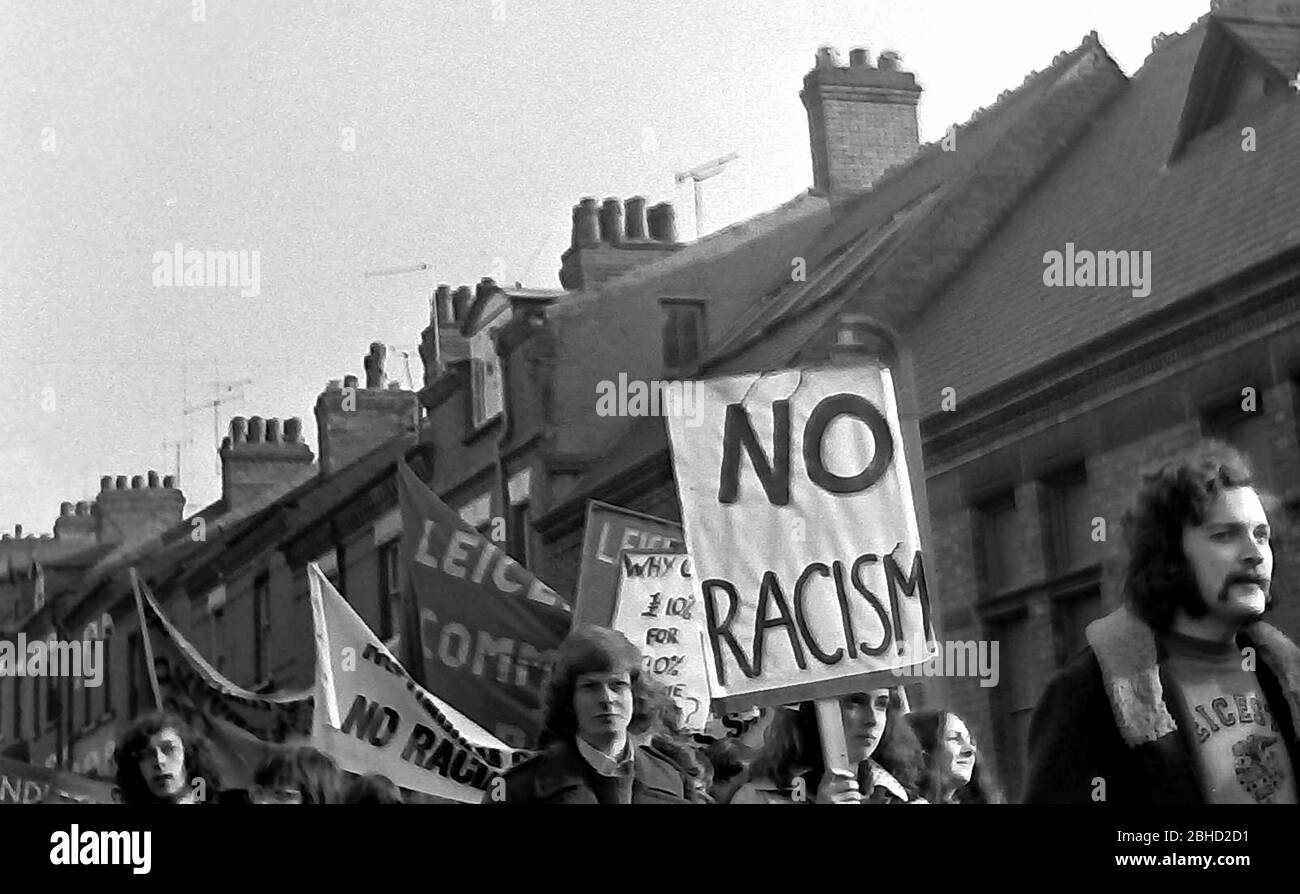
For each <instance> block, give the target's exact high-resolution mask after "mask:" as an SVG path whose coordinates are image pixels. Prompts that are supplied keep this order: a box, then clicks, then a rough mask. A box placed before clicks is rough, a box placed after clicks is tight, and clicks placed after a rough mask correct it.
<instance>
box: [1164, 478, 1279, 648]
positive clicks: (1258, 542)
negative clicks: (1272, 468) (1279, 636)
mask: <svg viewBox="0 0 1300 894" xmlns="http://www.w3.org/2000/svg"><path fill="white" fill-rule="evenodd" d="M1268 537H1269V526H1268V516H1267V515H1266V514H1265V513H1264V505H1263V503H1261V502H1260V499H1259V494H1257V493H1255V489H1254V488H1251V487H1233V488H1228V489H1227V490H1225V491H1223V492H1221V493H1220V494H1219V495H1218V496H1217V497H1216V498H1215V500H1214V502H1213V503H1211V504H1210V508H1209V511H1208V512H1207V513H1206V516H1205V523H1204V524H1202V525H1200V526H1199V527H1192V526H1190V525H1189V526H1187V527H1185V528H1184V529H1183V554H1184V555H1186V556H1187V561H1188V564H1190V565H1191V568H1192V572H1193V574H1194V575H1195V577H1196V584H1197V588H1198V590H1199V594H1200V597H1201V600H1202V601H1203V602H1204V603H1205V607H1206V608H1207V609H1208V610H1209V613H1210V616H1211V617H1212V618H1214V619H1216V620H1218V621H1220V622H1222V623H1223V624H1225V625H1226V626H1228V627H1233V628H1236V627H1240V626H1241V625H1243V624H1246V623H1249V622H1250V621H1253V620H1255V619H1256V618H1258V617H1259V616H1260V615H1262V614H1263V613H1264V608H1265V606H1266V604H1267V601H1268V588H1269V584H1270V581H1271V578H1272V576H1273V550H1272V549H1271V548H1270V547H1269V545H1268Z"/></svg>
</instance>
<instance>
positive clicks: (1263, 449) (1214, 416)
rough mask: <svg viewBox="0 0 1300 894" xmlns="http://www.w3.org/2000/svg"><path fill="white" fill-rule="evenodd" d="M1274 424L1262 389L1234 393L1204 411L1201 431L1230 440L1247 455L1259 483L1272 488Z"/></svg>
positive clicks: (1207, 434) (1210, 436) (1256, 388)
mask: <svg viewBox="0 0 1300 894" xmlns="http://www.w3.org/2000/svg"><path fill="white" fill-rule="evenodd" d="M1271 431H1272V425H1271V424H1270V420H1269V418H1268V415H1267V414H1266V413H1265V412H1264V397H1263V394H1262V389H1260V388H1258V387H1252V388H1251V391H1250V392H1249V393H1246V394H1241V393H1234V394H1233V396H1232V398H1231V399H1230V400H1228V401H1226V402H1225V403H1222V404H1218V405H1216V406H1213V407H1211V408H1210V409H1209V410H1206V411H1205V412H1204V413H1202V414H1201V432H1202V434H1204V435H1205V436H1206V437H1209V438H1218V439H1219V440H1221V441H1227V442H1228V443H1229V444H1231V445H1232V446H1233V447H1236V448H1237V449H1238V450H1240V451H1241V452H1242V453H1243V454H1245V456H1246V461H1247V462H1248V463H1249V464H1250V470H1251V472H1252V473H1253V477H1254V480H1255V482H1256V483H1257V484H1259V485H1260V486H1261V487H1263V488H1265V489H1271V487H1272V485H1273V484H1274V483H1275V482H1274V481H1273V475H1272V467H1273V444H1272V438H1271V437H1270V434H1271Z"/></svg>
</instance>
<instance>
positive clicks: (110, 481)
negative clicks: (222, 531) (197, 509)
mask: <svg viewBox="0 0 1300 894" xmlns="http://www.w3.org/2000/svg"><path fill="white" fill-rule="evenodd" d="M95 503H96V505H97V506H98V509H99V519H98V521H99V524H98V534H99V542H100V543H117V542H121V541H125V540H130V541H138V540H144V539H146V538H148V537H152V536H154V535H156V534H160V533H162V532H163V531H165V530H167V529H168V528H170V527H172V526H173V525H176V524H179V523H180V520H181V515H182V513H183V512H184V510H185V495H184V494H182V493H181V492H180V489H179V488H177V487H176V479H174V478H173V477H172V476H171V475H168V476H167V477H166V478H164V479H162V480H160V479H159V477H158V473H157V472H150V473H149V475H148V477H147V478H146V477H145V476H143V475H136V476H134V477H132V478H131V480H130V486H128V485H127V478H126V476H125V475H119V476H118V477H117V478H116V479H114V478H113V477H112V476H111V475H105V476H103V477H102V478H100V479H99V496H98V497H96V499H95ZM76 518H77V516H72V517H71V518H69V517H68V516H61V518H60V521H62V522H64V524H65V528H66V526H67V523H68V522H70V521H75V519H76ZM80 524H83V525H84V524H85V522H81V523H80Z"/></svg>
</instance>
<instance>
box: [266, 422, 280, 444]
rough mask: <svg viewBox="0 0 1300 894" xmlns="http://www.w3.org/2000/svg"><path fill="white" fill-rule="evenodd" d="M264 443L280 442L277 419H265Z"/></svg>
mask: <svg viewBox="0 0 1300 894" xmlns="http://www.w3.org/2000/svg"><path fill="white" fill-rule="evenodd" d="M266 443H268V444H279V443H280V420H279V419H268V420H266Z"/></svg>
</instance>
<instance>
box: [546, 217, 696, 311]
mask: <svg viewBox="0 0 1300 894" xmlns="http://www.w3.org/2000/svg"><path fill="white" fill-rule="evenodd" d="M645 202H646V200H645V197H643V196H633V197H632V198H630V199H628V200H627V201H625V202H621V203H620V202H619V200H618V199H615V198H608V199H605V201H604V203H602V204H600V205H597V204H596V200H595V199H594V198H591V197H590V196H588V197H587V198H585V199H583V200H582V201H581V202H579V203H578V204H577V205H574V206H573V239H572V241H571V244H570V246H569V249H568V250H567V251H566V252H565V253H564V254H563V256H561V258H560V284H561V285H562V286H564V288H566V289H569V290H571V291H575V290H578V289H586V288H593V287H595V286H599V285H600V284H601V283H602V282H605V281H607V280H610V279H613V278H614V277H616V276H619V275H621V274H623V273H626V272H627V271H629V270H631V269H632V268H633V267H639V266H641V265H643V264H648V263H650V262H652V261H657V260H658V259H660V258H662V257H666V256H667V255H669V254H671V253H672V252H674V251H676V250H677V249H679V248H681V243H679V242H678V241H677V224H676V219H675V216H674V212H673V206H672V205H670V204H668V203H667V202H663V203H661V204H658V205H654V206H652V207H650V208H646V204H645Z"/></svg>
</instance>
